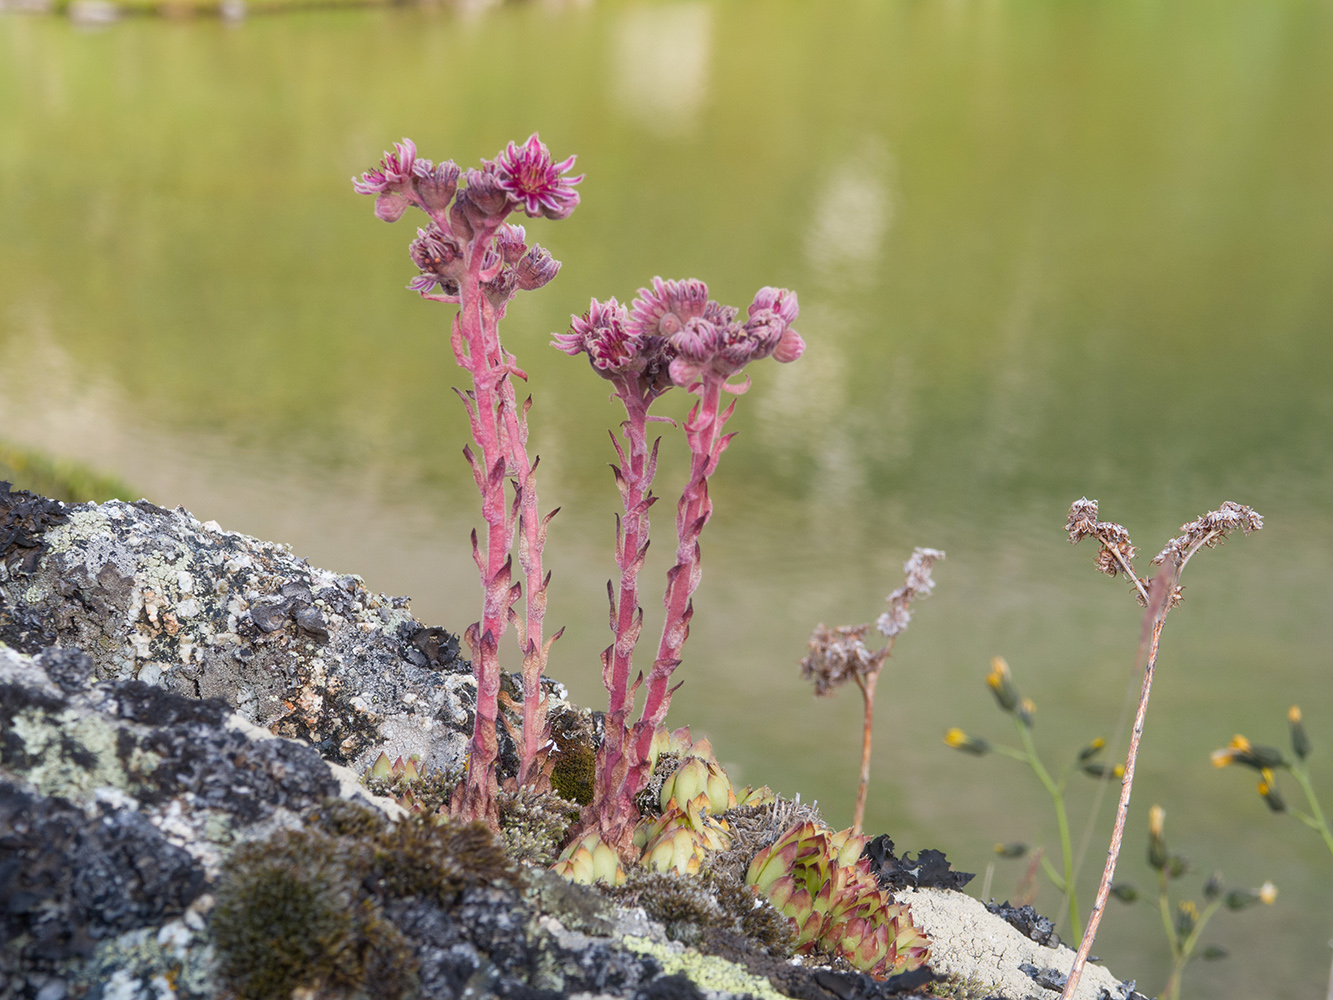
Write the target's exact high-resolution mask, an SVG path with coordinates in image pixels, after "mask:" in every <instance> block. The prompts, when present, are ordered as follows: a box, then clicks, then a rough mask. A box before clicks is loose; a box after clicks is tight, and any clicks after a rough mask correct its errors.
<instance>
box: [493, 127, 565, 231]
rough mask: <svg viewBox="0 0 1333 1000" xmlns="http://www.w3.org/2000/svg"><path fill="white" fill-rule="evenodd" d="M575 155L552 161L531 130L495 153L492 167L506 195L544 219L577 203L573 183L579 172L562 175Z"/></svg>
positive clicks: (556, 216) (561, 216)
mask: <svg viewBox="0 0 1333 1000" xmlns="http://www.w3.org/2000/svg"><path fill="white" fill-rule="evenodd" d="M574 160H575V157H573V156H571V157H570V158H569V159H567V160H561V161H560V162H559V163H553V162H552V159H551V151H550V150H549V149H547V148H546V144H545V143H543V142H542V141H541V140H540V139H539V138H537V133H536V132H533V133H532V135H530V136H528V141H527V142H525V143H524V144H523V145H522V146H516V145H514V143H512V142H511V143H510V144H509V145H508V146H507V147H506V148H505V150H504V152H502V153H501V154H500V155H499V156H497V157H496V163H495V165H496V169H497V174H498V177H499V184H500V187H502V188H504V190H505V191H506V192H508V194H509V197H510V198H511V199H512V200H513V201H514V202H515V203H516V204H518V205H521V206H523V211H524V212H525V213H526V214H527V215H529V216H531V217H532V218H536V217H537V216H539V215H544V216H546V218H548V219H565V218H568V217H569V215H570V213H571V212H573V211H574V207H575V206H576V205H578V203H579V194H578V192H577V191H575V190H574V185H575V184H577V183H579V182H580V181H581V180H583V174H579V176H577V177H562V176H561V175H562V174H564V173H567V172H568V171H569V170H570V169H572V168H573V166H574Z"/></svg>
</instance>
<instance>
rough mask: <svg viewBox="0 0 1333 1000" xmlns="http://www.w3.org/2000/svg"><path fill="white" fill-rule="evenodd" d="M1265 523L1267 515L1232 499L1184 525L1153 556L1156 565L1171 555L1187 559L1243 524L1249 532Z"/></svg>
mask: <svg viewBox="0 0 1333 1000" xmlns="http://www.w3.org/2000/svg"><path fill="white" fill-rule="evenodd" d="M1263 526H1264V519H1263V517H1262V516H1261V515H1260V514H1258V513H1256V512H1255V511H1254V510H1251V509H1250V508H1249V507H1246V506H1245V505H1244V504H1239V503H1233V502H1232V501H1230V500H1228V501H1226V502H1225V503H1223V504H1222V506H1221V507H1219V508H1218V509H1217V510H1210V511H1209V512H1208V513H1207V514H1204V515H1202V516H1200V517H1198V518H1196V519H1195V520H1193V521H1190V522H1188V523H1186V524H1182V525H1181V526H1180V532H1181V533H1180V535H1178V536H1177V537H1175V538H1173V539H1171V541H1169V542H1167V543H1166V547H1165V548H1164V549H1162V551H1161V552H1159V553H1157V555H1156V556H1154V557H1153V561H1152V562H1153V565H1154V566H1160V565H1161V564H1162V563H1164V562H1165V561H1166V560H1167V559H1168V558H1173V557H1174V558H1175V559H1177V560H1178V561H1180V562H1182V563H1183V562H1184V561H1185V560H1186V559H1188V558H1189V557H1190V556H1191V555H1193V554H1194V552H1196V551H1197V550H1198V549H1199V548H1200V547H1201V546H1205V545H1206V546H1207V547H1208V548H1210V549H1211V548H1214V547H1216V546H1217V545H1220V544H1221V543H1222V540H1223V539H1224V538H1226V537H1227V535H1229V534H1231V532H1233V531H1235V530H1236V529H1237V528H1239V529H1240V530H1241V531H1242V532H1244V533H1245V534H1247V535H1248V534H1249V533H1250V532H1251V531H1258V530H1259V529H1260V528H1262V527H1263Z"/></svg>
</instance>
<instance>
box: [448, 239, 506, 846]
mask: <svg viewBox="0 0 1333 1000" xmlns="http://www.w3.org/2000/svg"><path fill="white" fill-rule="evenodd" d="M492 233H493V230H492V231H490V232H487V231H484V230H483V231H481V232H478V233H477V234H476V236H475V237H474V238H473V240H472V241H470V242H469V244H468V246H467V248H466V250H465V253H466V254H467V259H466V271H465V273H464V275H463V280H462V281H461V282H460V292H459V298H460V303H461V304H460V307H459V312H458V317H457V318H456V319H455V330H454V338H453V341H454V352H455V355H456V356H457V358H458V363H459V364H460V365H461V366H462V367H463V368H465V369H467V371H468V372H469V373H470V374H471V375H472V385H473V389H472V393H471V396H470V398H468V397H465V398H464V405H465V406H466V407H467V411H468V419H469V422H470V423H471V427H472V437H473V440H474V441H475V442H476V444H477V446H478V447H479V448H480V449H481V454H480V455H479V456H475V455H472V454H471V452H470V451H468V452H467V455H468V459H469V461H470V462H471V463H472V472H473V478H474V479H475V480H476V483H477V488H478V490H479V491H480V493H481V509H482V517H483V518H484V519H485V521H486V555H485V558H484V559H483V558H482V556H481V554H480V553H479V552H478V550H477V544H476V536H475V534H474V535H473V556H474V558H475V560H476V562H477V568H478V570H479V571H480V573H481V582H482V587H483V589H484V591H485V598H484V602H483V607H482V620H481V622H480V623H479V624H474V625H472V626H470V627H469V629H468V632H467V639H468V643H469V645H470V646H471V647H472V657H473V663H472V672H473V675H474V676H475V677H476V680H477V705H476V719H475V723H474V726H473V731H472V750H471V753H470V755H469V757H468V770H467V777H466V779H465V781H464V782H463V783H462V784H460V786H459V789H458V791H457V792H456V793H455V798H454V802H453V808H454V811H455V812H456V813H458V814H460V815H461V816H463V818H465V819H481V820H485V821H487V822H490V823H492V824H495V823H497V822H498V813H497V807H496V803H495V790H496V775H495V766H496V758H497V756H498V742H497V736H496V720H497V718H498V715H499V706H498V699H499V694H500V656H499V642H500V636H501V635H503V633H504V629H505V624H506V620H507V613H508V610H509V606H510V605H511V604H512V603H513V601H514V600H515V599H516V597H517V594H516V593H515V592H514V590H513V588H511V586H510V573H511V566H510V559H509V546H510V539H511V536H512V524H511V522H510V519H509V514H508V510H507V504H506V503H505V490H504V477H505V472H506V464H507V462H506V459H507V455H506V451H505V448H504V444H505V442H504V441H503V440H502V438H501V433H500V428H501V420H502V414H501V412H500V411H502V410H503V409H505V408H506V407H505V405H504V401H503V398H502V397H500V396H499V395H498V393H497V389H498V388H499V386H500V384H502V383H501V382H500V380H501V379H502V378H503V374H502V373H497V371H496V369H497V367H498V365H499V363H500V362H501V360H502V359H501V357H500V350H499V334H498V330H497V327H496V317H495V314H494V311H493V310H491V309H489V308H488V304H487V302H486V299H485V297H484V295H483V294H482V291H481V269H482V268H481V262H482V257H483V254H484V251H485V247H486V246H487V245H489V243H490V238H491V235H492ZM464 348H466V350H464ZM506 381H507V380H506Z"/></svg>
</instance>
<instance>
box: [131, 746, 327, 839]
mask: <svg viewBox="0 0 1333 1000" xmlns="http://www.w3.org/2000/svg"><path fill="white" fill-rule="evenodd" d="M137 745H138V746H139V747H140V748H141V749H143V750H148V751H151V752H152V753H155V754H157V755H159V756H160V757H161V758H162V761H161V763H159V764H158V765H157V767H156V768H155V769H154V770H153V772H152V773H151V774H150V775H148V776H147V777H146V779H145V785H144V787H143V788H141V789H140V790H139V791H138V796H139V798H140V799H141V801H143V802H144V803H146V804H149V805H153V804H156V803H158V802H162V801H165V800H167V799H171V798H175V797H177V796H179V795H181V794H182V793H184V792H188V793H191V794H193V795H194V796H195V798H196V801H197V803H198V805H199V806H201V807H206V808H214V809H220V810H223V811H224V812H226V813H229V814H231V815H233V816H235V817H236V818H237V819H238V820H239V821H241V822H244V823H255V822H258V821H259V820H261V819H264V818H266V817H268V816H271V815H272V814H273V812H274V810H275V809H277V808H278V807H285V808H287V809H290V810H292V811H294V812H301V811H302V810H304V809H307V808H309V807H310V806H312V805H315V804H317V803H319V802H322V801H323V800H324V799H326V798H329V797H330V796H334V795H337V793H338V782H337V780H336V779H335V778H334V777H333V776H332V775H331V774H330V773H329V769H328V766H327V765H326V764H325V763H324V761H323V760H322V759H321V758H320V757H319V755H318V754H317V753H315V752H314V751H313V750H311V749H310V748H309V747H303V746H300V745H299V744H296V743H291V742H288V741H286V740H260V741H258V742H256V741H252V740H250V739H249V738H248V737H247V736H245V735H244V734H243V733H240V732H236V731H233V730H226V729H215V728H209V727H206V726H204V725H201V724H197V723H186V724H178V725H173V726H167V727H162V728H158V729H153V730H150V731H149V732H148V733H146V734H145V735H144V736H143V737H142V738H140V739H139V740H138V741H137ZM119 749H121V748H120V747H118V750H119Z"/></svg>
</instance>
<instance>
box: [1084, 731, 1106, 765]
mask: <svg viewBox="0 0 1333 1000" xmlns="http://www.w3.org/2000/svg"><path fill="white" fill-rule="evenodd" d="M1105 748H1106V741H1105V740H1104V739H1102V738H1101V737H1100V736H1099V737H1097V738H1096V739H1095V740H1093V741H1092V742H1091V743H1089V744H1088V745H1087V746H1085V747H1084V748H1083V749H1082V750H1080V751H1079V752H1078V762H1079V763H1080V764H1082V763H1085V762H1087V761H1090V760H1092V758H1094V757H1096V756H1097V755H1098V754H1099V753H1101V752H1102V750H1104V749H1105Z"/></svg>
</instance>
